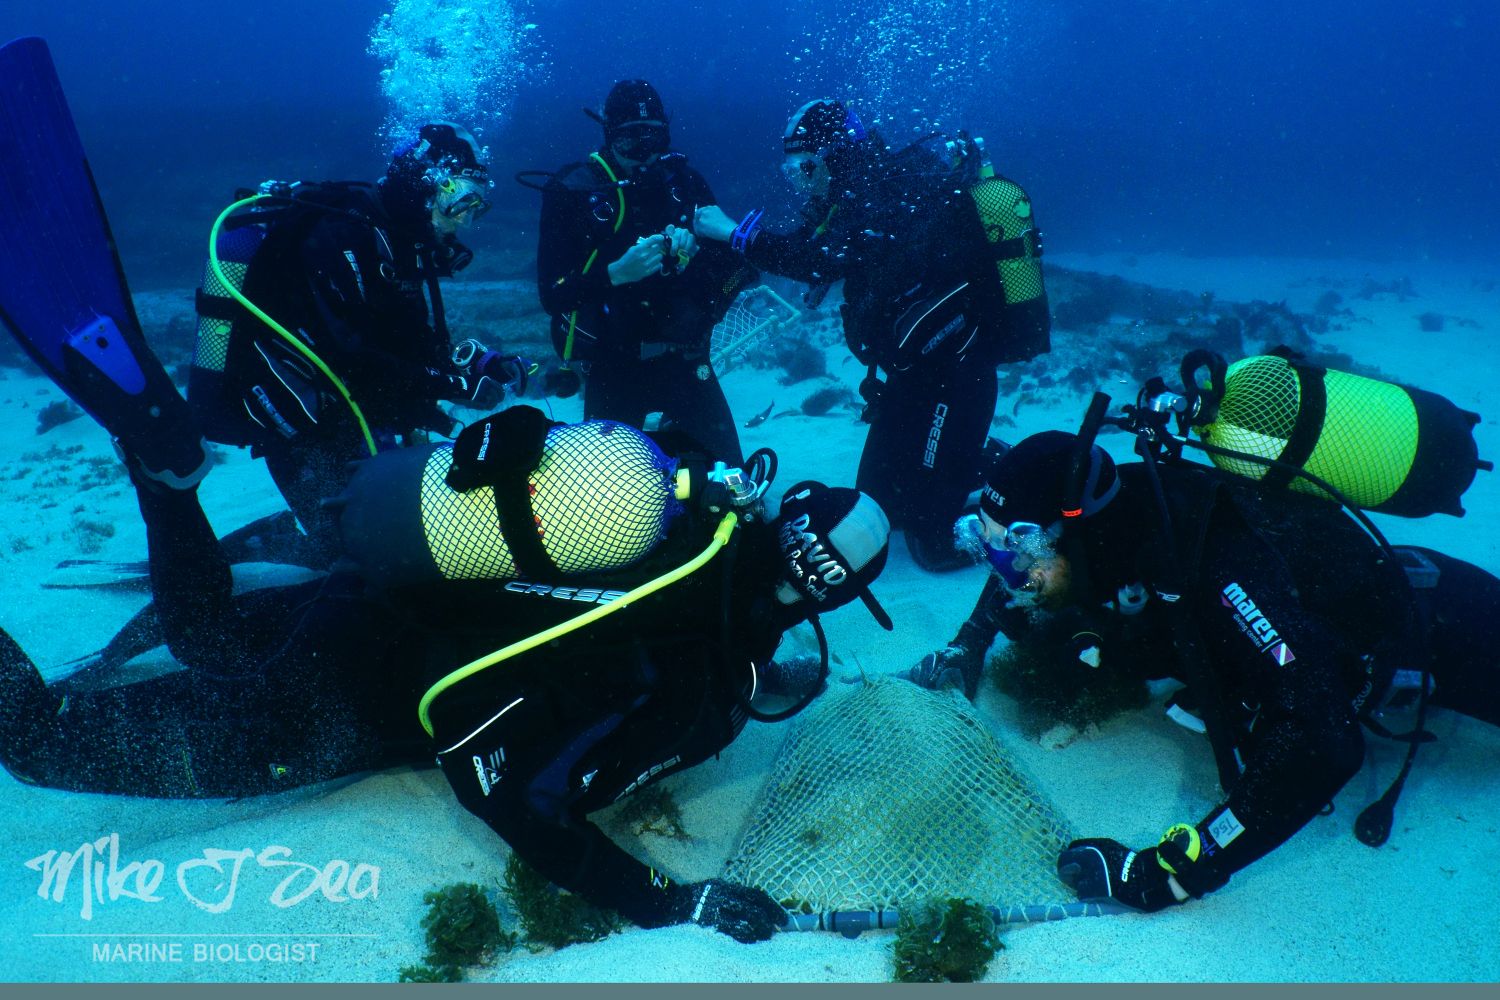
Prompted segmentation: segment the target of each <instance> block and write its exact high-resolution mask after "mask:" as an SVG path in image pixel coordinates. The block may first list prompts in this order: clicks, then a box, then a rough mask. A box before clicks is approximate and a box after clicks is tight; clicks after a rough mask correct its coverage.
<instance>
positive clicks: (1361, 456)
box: [1292, 372, 1417, 507]
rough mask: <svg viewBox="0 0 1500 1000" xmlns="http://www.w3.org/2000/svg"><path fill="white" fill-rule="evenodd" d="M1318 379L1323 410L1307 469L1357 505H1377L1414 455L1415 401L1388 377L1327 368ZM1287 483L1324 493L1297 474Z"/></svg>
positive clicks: (1394, 487) (1394, 486)
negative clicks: (1323, 398) (1325, 406)
mask: <svg viewBox="0 0 1500 1000" xmlns="http://www.w3.org/2000/svg"><path fill="white" fill-rule="evenodd" d="M1323 382H1324V385H1325V386H1326V387H1327V390H1328V415H1327V416H1326V417H1324V419H1323V433H1322V434H1320V435H1319V436H1318V444H1317V447H1315V448H1314V449H1313V453H1312V454H1311V455H1310V456H1308V459H1307V471H1308V472H1311V473H1312V474H1313V475H1315V476H1318V477H1320V478H1322V479H1326V480H1328V482H1330V483H1332V484H1333V485H1334V486H1337V487H1338V488H1339V489H1340V490H1342V491H1343V492H1344V494H1345V495H1346V496H1347V497H1348V498H1349V499H1350V500H1353V501H1354V502H1355V503H1356V504H1358V505H1359V506H1361V507H1378V506H1379V505H1380V504H1383V503H1385V501H1387V500H1389V499H1390V498H1391V495H1392V494H1393V493H1395V492H1396V491H1397V490H1398V489H1400V488H1401V484H1402V483H1404V482H1406V477H1407V475H1409V474H1410V472H1411V467H1412V462H1413V461H1414V460H1415V459H1416V457H1417V408H1416V405H1415V404H1414V403H1413V402H1412V399H1411V396H1410V395H1408V394H1407V392H1406V390H1404V389H1402V388H1401V387H1400V386H1398V385H1392V384H1390V383H1389V382H1378V381H1376V380H1375V379H1369V378H1362V377H1360V376H1358V375H1346V374H1344V373H1343V372H1329V373H1328V374H1327V375H1325V376H1324V378H1323ZM1372 445H1374V446H1372ZM1292 488H1293V489H1295V490H1300V491H1302V492H1304V493H1311V494H1313V495H1315V496H1324V495H1325V494H1324V493H1323V491H1322V490H1321V489H1319V488H1318V487H1316V486H1314V485H1312V484H1311V483H1309V482H1307V480H1305V479H1301V478H1297V479H1294V480H1292Z"/></svg>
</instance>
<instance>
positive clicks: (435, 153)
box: [188, 122, 529, 568]
mask: <svg viewBox="0 0 1500 1000" xmlns="http://www.w3.org/2000/svg"><path fill="white" fill-rule="evenodd" d="M490 186H491V181H490V180H489V174H488V170H487V169H486V167H485V165H484V162H483V151H482V150H481V149H480V148H479V145H478V143H477V142H476V141H475V140H474V137H473V136H472V135H470V134H469V132H468V131H467V130H465V129H463V128H461V127H459V126H457V125H453V124H451V123H448V122H431V123H428V124H425V125H422V126H421V127H420V128H419V129H418V130H417V133H416V136H415V137H414V138H412V139H411V140H410V141H408V142H406V143H404V144H403V145H402V146H401V147H400V148H399V149H398V150H397V151H396V153H395V154H394V155H393V157H392V158H391V161H390V164H389V166H388V168H387V170H386V173H385V176H384V177H382V178H381V179H380V181H379V182H378V183H377V184H373V185H372V184H364V183H358V182H329V183H306V182H297V183H284V182H277V181H268V182H266V183H265V184H263V185H261V187H260V190H259V191H258V192H242V197H241V198H240V199H239V200H237V201H235V203H234V204H233V205H231V206H230V207H229V208H227V209H225V211H224V212H223V213H222V214H221V216H220V217H219V219H218V221H217V222H216V223H215V226H214V234H213V238H212V241H211V246H212V248H213V253H212V255H211V257H210V260H209V262H208V264H207V266H206V267H205V269H204V278H203V287H202V288H201V289H200V290H199V294H198V321H199V322H198V343H197V348H196V351H195V354H194V360H193V367H192V369H191V370H190V381H189V388H188V399H189V402H190V403H191V405H192V407H193V411H194V413H195V414H196V415H197V417H198V419H199V422H200V424H201V426H202V427H203V429H204V431H205V433H206V435H207V437H208V439H209V440H210V441H216V442H220V443H224V444H232V445H241V446H243V445H249V446H250V448H251V454H252V455H255V456H259V457H263V458H264V459H265V460H266V468H267V470H268V471H269V472H270V474H271V478H272V479H273V480H275V482H276V485H277V487H278V488H279V489H280V490H281V493H282V496H283V497H285V498H286V501H287V504H288V506H289V507H290V508H291V510H292V512H293V513H295V514H296V516H297V519H298V521H300V522H301V525H302V528H303V530H304V531H305V532H306V533H307V541H308V544H307V545H305V546H303V547H304V549H306V550H308V551H307V552H306V554H305V555H304V556H303V557H302V558H294V559H292V561H295V562H299V563H301V564H304V565H311V566H314V567H316V568H324V567H326V565H327V563H328V562H329V560H330V559H332V557H333V555H334V554H335V552H336V551H337V540H336V538H335V537H334V531H333V526H332V522H331V520H330V518H329V517H328V515H327V514H326V513H325V512H324V511H323V510H322V509H321V508H320V506H319V505H320V503H321V502H322V501H323V500H325V499H326V498H328V497H331V496H333V495H335V494H337V493H338V491H339V489H340V488H341V487H342V486H343V484H344V481H345V475H344V466H345V465H346V464H347V463H348V462H349V461H351V460H352V459H355V458H358V457H361V456H365V455H370V454H373V453H375V452H376V451H379V450H384V449H387V448H391V447H395V446H397V445H400V444H409V443H411V442H413V441H420V440H425V435H426V433H427V432H428V431H435V432H437V433H439V434H444V435H447V434H451V433H452V431H453V421H452V420H450V419H449V418H448V417H447V416H446V415H445V414H444V413H443V412H442V411H441V410H440V409H438V407H437V406H436V401H437V400H450V401H454V402H461V403H464V404H466V405H469V406H471V407H475V408H479V409H484V410H489V409H493V408H494V407H495V406H497V405H498V404H499V403H500V402H501V400H502V399H503V397H504V392H503V388H504V387H506V386H510V387H511V388H513V389H516V390H517V391H524V389H525V379H526V375H527V371H528V368H529V365H528V364H527V362H525V361H524V360H523V359H521V358H518V357H514V356H505V355H503V354H501V353H499V352H497V351H492V350H489V349H487V348H485V347H484V346H483V345H481V344H479V343H478V342H477V341H472V340H470V341H464V342H463V343H461V344H459V345H457V346H456V347H455V345H453V344H451V343H450V341H449V332H448V327H447V323H446V321H445V318H444V311H443V300H442V294H441V292H440V290H439V287H438V279H440V278H446V277H451V276H452V275H454V274H455V273H457V272H458V271H460V270H462V269H463V268H464V267H465V266H466V265H467V264H468V263H469V261H470V260H471V258H472V257H473V254H472V253H471V252H470V251H469V249H468V248H467V247H465V246H464V245H463V244H462V243H460V242H459V241H458V238H457V234H458V231H459V230H460V229H461V228H462V227H464V226H467V225H470V224H471V223H473V222H474V220H475V219H477V218H479V216H481V215H483V214H484V212H485V210H486V209H487V208H488V202H487V201H486V199H485V195H486V193H487V192H488V189H489V188H490ZM283 547H284V546H283Z"/></svg>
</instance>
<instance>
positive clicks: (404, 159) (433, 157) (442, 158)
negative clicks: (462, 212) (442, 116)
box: [380, 122, 490, 217]
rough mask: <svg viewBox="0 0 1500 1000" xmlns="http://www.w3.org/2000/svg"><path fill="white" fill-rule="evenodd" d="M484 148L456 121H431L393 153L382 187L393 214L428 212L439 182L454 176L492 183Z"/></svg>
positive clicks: (481, 183)
mask: <svg viewBox="0 0 1500 1000" xmlns="http://www.w3.org/2000/svg"><path fill="white" fill-rule="evenodd" d="M483 155H484V151H483V150H482V149H481V148H480V146H479V143H478V142H477V141H475V139H474V136H473V135H472V134H470V132H469V130H468V129H466V128H464V127H463V126H461V125H455V124H453V123H452V122H428V123H427V124H426V125H423V126H422V127H421V128H420V129H418V130H417V135H416V138H414V139H411V140H409V141H407V142H405V143H403V144H402V145H401V146H399V147H398V148H397V149H396V151H395V152H394V153H393V154H391V165H390V166H389V167H387V168H386V172H385V177H384V178H382V179H381V181H380V190H381V192H382V194H383V195H384V196H385V200H386V204H387V207H388V208H389V209H391V210H392V212H393V214H399V215H409V216H413V217H415V216H421V215H425V213H426V211H427V209H428V206H429V201H430V199H431V197H432V194H433V192H434V191H435V190H436V189H437V187H438V185H439V184H440V183H441V182H442V181H444V180H447V179H450V178H458V177H463V178H468V179H469V180H471V181H474V182H475V183H476V184H478V185H479V186H480V187H481V188H485V187H488V186H489V183H490V173H489V169H488V168H487V167H486V166H485V164H484V162H483V159H482V157H483Z"/></svg>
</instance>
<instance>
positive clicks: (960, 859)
mask: <svg viewBox="0 0 1500 1000" xmlns="http://www.w3.org/2000/svg"><path fill="white" fill-rule="evenodd" d="M1071 839H1072V834H1071V833H1070V832H1069V830H1068V828H1067V824H1066V823H1064V821H1063V820H1062V818H1061V817H1060V816H1059V815H1058V813H1057V811H1056V810H1055V809H1054V808H1053V807H1052V805H1051V804H1050V803H1049V802H1048V801H1047V800H1046V799H1045V798H1044V797H1043V796H1042V795H1041V794H1040V793H1039V792H1038V791H1037V789H1036V787H1035V786H1034V784H1033V783H1032V782H1031V781H1029V780H1028V779H1027V778H1026V776H1025V775H1024V774H1023V773H1022V772H1021V771H1020V769H1019V768H1018V767H1017V766H1016V764H1015V762H1014V761H1013V760H1012V759H1011V758H1010V755H1009V754H1008V753H1007V752H1006V751H1005V749H1004V748H1003V747H1002V746H1001V745H1000V744H999V743H998V742H997V741H996V740H995V738H994V737H993V736H992V735H991V734H990V732H989V730H988V729H986V728H985V726H984V724H983V723H982V722H981V721H980V720H979V719H978V718H977V717H976V715H975V712H974V708H973V706H972V705H971V704H970V703H969V702H968V701H967V700H966V699H964V698H963V696H962V695H961V694H959V693H958V692H956V691H943V692H934V691H928V690H925V689H923V688H919V687H917V686H916V685H915V684H911V683H909V682H907V681H904V680H899V679H896V678H880V679H877V680H875V681H872V682H870V683H867V684H862V685H860V686H859V687H857V688H855V689H853V690H852V691H850V692H848V693H845V694H833V693H832V692H830V693H829V694H827V695H824V696H823V697H822V698H820V699H819V700H818V701H817V702H815V703H814V705H813V707H812V708H810V709H808V710H807V711H806V712H805V713H803V715H802V717H801V719H800V721H799V725H798V727H797V730H796V731H795V732H794V734H793V735H792V736H791V737H790V739H789V740H788V744H787V747H786V749H785V750H784V752H783V753H782V755H781V758H780V760H779V761H778V762H777V765H776V769H775V772H774V773H773V774H772V776H771V780H770V782H769V783H768V785H767V788H766V792H765V793H764V796H763V798H762V800H761V802H760V804H759V806H758V808H757V809H756V812H755V815H754V818H753V820H752V821H751V824H750V827H749V830H748V832H747V833H746V834H745V837H744V840H743V841H742V842H741V843H740V846H739V849H738V851H737V852H736V854H735V856H734V857H733V858H732V859H731V860H730V862H729V865H728V868H727V872H726V877H727V878H729V879H732V880H734V881H736V882H742V883H745V884H748V885H754V886H758V887H760V888H761V889H764V890H765V891H766V892H768V893H770V894H771V895H772V896H773V897H775V898H776V899H777V900H779V901H780V902H781V903H782V905H784V906H786V907H787V909H789V910H792V911H793V912H798V911H800V912H804V913H825V912H828V911H845V910H882V909H892V908H894V909H900V908H901V905H902V903H903V902H907V901H910V902H911V903H913V904H915V903H921V902H925V901H927V900H929V899H932V898H935V897H948V896H966V897H968V898H970V899H974V900H978V901H980V902H982V903H985V904H987V905H995V906H1026V905H1031V904H1045V903H1055V902H1057V901H1059V900H1065V899H1071V898H1072V893H1070V892H1069V891H1068V890H1067V888H1066V887H1065V886H1063V885H1062V883H1060V882H1059V881H1058V880H1057V876H1056V874H1055V871H1056V865H1057V853H1058V851H1059V850H1061V849H1062V848H1063V847H1065V846H1066V845H1067V843H1068V841H1069V840H1071Z"/></svg>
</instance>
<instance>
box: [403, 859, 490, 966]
mask: <svg viewBox="0 0 1500 1000" xmlns="http://www.w3.org/2000/svg"><path fill="white" fill-rule="evenodd" d="M422 902H424V903H426V904H427V915H426V916H424V917H423V918H422V929H423V930H425V931H426V932H427V957H426V958H425V959H424V960H423V961H424V964H422V965H408V966H404V967H403V968H402V969H401V974H400V981H401V982H403V983H457V982H462V981H463V969H464V967H465V966H471V965H482V964H484V963H486V962H488V961H489V960H490V959H491V958H493V957H494V956H495V955H496V954H497V953H498V952H500V951H510V950H511V949H512V948H514V947H515V946H516V936H515V935H514V934H511V933H507V932H505V931H502V930H501V929H500V915H499V914H498V913H497V912H495V904H493V903H491V902H490V900H489V897H488V896H486V895H485V892H484V890H483V889H481V888H480V887H479V886H477V885H475V884H474V883H473V882H457V883H454V884H453V885H445V886H443V887H442V888H441V889H434V890H432V891H431V892H428V893H425V894H423V896H422Z"/></svg>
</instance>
